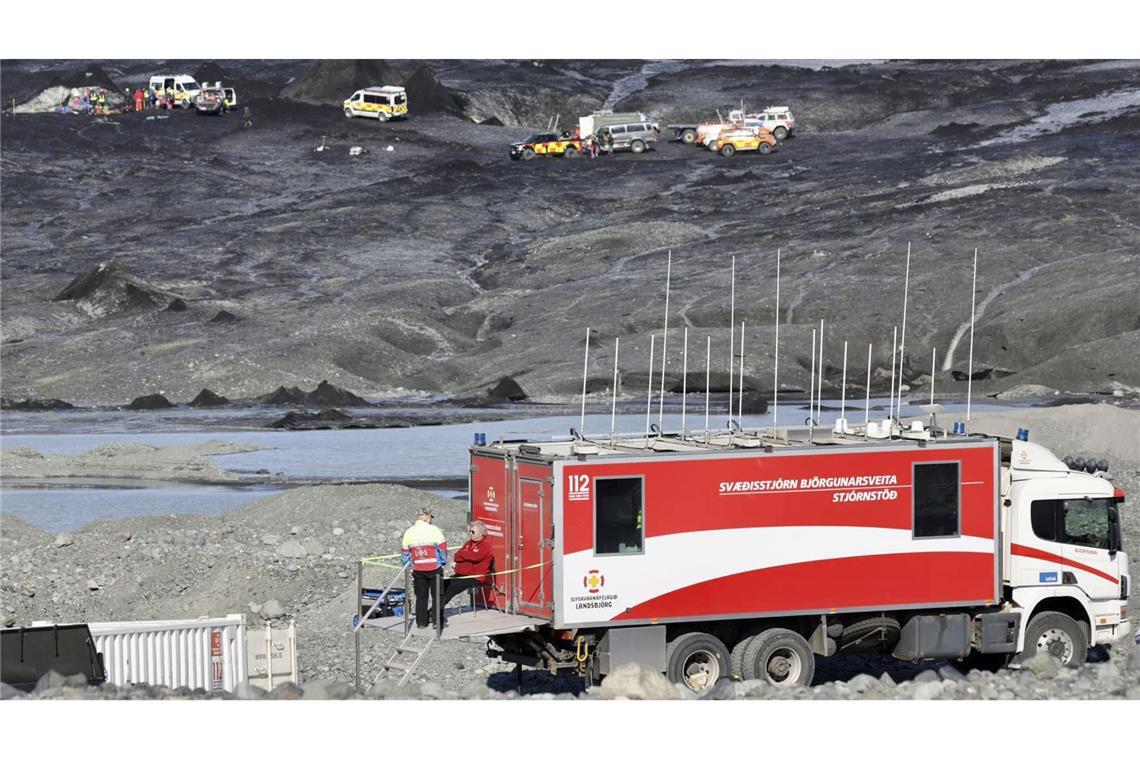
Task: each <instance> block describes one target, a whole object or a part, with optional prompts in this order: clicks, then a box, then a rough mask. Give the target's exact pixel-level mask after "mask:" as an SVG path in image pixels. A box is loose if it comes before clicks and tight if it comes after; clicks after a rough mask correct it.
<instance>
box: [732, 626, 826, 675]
mask: <svg viewBox="0 0 1140 760" xmlns="http://www.w3.org/2000/svg"><path fill="white" fill-rule="evenodd" d="M741 675H742V676H743V678H744V680H746V681H751V680H760V681H767V682H768V683H770V684H772V685H773V686H778V687H780V688H792V687H793V686H810V685H811V680H812V678H813V677H814V676H815V655H814V654H812V651H811V647H810V646H809V645H808V643H807V640H806V639H805V638H804V637H803V636H801V635H799V634H798V633H796V632H795V631H790V630H788V629H787V628H770V629H769V630H767V631H763V632H762V633H758V634H756V635H755V636H753V637H752V640H751V641H750V642H749V643H748V647H747V648H746V649H745V650H744V661H743V663H742V664H741Z"/></svg>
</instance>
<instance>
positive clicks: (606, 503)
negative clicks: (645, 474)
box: [594, 478, 645, 554]
mask: <svg viewBox="0 0 1140 760" xmlns="http://www.w3.org/2000/svg"><path fill="white" fill-rule="evenodd" d="M643 491H644V488H643V480H642V478H596V479H595V480H594V554H640V553H641V552H642V551H643V550H644V544H645V526H644V525H643V521H642V499H643Z"/></svg>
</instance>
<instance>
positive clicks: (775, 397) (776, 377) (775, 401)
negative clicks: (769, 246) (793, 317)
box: [772, 248, 780, 431]
mask: <svg viewBox="0 0 1140 760" xmlns="http://www.w3.org/2000/svg"><path fill="white" fill-rule="evenodd" d="M772 351H773V354H774V359H773V364H774V365H775V366H774V368H773V370H772V429H773V431H774V430H775V429H776V417H777V410H778V409H779V395H780V249H779V248H777V249H776V340H775V343H774V346H773V349H772Z"/></svg>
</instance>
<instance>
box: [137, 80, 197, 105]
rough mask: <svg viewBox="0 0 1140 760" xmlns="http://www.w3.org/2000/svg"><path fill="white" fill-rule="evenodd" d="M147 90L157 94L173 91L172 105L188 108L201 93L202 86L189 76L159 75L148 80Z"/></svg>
mask: <svg viewBox="0 0 1140 760" xmlns="http://www.w3.org/2000/svg"><path fill="white" fill-rule="evenodd" d="M149 88H150V89H152V90H156V91H157V92H159V93H162V92H165V91H166V90H167V89H172V90H174V104H175V105H176V106H178V107H180V108H190V107H191V106H193V105H194V99H195V98H196V97H198V93H200V92H201V91H202V86H201V85H200V84H198V82H197V81H196V80H195V79H194V77H192V76H190V75H189V74H159V75H156V76H152V77H151V78H150V83H149Z"/></svg>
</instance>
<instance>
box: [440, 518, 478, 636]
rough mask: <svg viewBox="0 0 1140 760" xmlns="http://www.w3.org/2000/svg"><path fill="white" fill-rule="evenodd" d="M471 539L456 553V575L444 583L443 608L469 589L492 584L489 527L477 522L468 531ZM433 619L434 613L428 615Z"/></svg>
mask: <svg viewBox="0 0 1140 760" xmlns="http://www.w3.org/2000/svg"><path fill="white" fill-rule="evenodd" d="M468 536H469V538H468V539H467V541H466V542H465V543H464V544H463V546H461V547H460V548H459V551H457V552H456V553H455V575H453V576H451V577H450V578H448V579H447V580H445V581H444V582H443V602H442V603H441V604H442V605H443V607H446V606H447V603H448V602H450V601H451V600H452V599H453V598H455V597H456V596H457V595H459V594H461V593H463V592H464V591H467V590H468V589H472V588H477V587H479V586H481V585H483V584H484V583H490V580H491V575H490V573H491V564H492V562H493V560H494V557H493V556H492V555H491V544H490V542H489V541H487V540H486V538H487V526H485V525H484V524H483V523H481V522H479V521H478V520H476V521H475V522H473V523H471V527H470V529H469V530H468ZM428 616H429V617H432V613H431V612H429V613H428Z"/></svg>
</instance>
